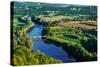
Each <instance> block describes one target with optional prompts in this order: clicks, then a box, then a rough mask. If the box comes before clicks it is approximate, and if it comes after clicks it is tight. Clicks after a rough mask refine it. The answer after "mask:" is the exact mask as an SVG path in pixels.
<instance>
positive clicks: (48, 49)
mask: <svg viewBox="0 0 100 67" xmlns="http://www.w3.org/2000/svg"><path fill="white" fill-rule="evenodd" d="M42 30H43V25H39V24H35V26H34V27H33V28H32V29H31V30H30V31H29V32H28V35H29V36H31V37H33V40H34V42H33V44H34V46H33V51H35V50H40V51H41V52H43V53H44V54H46V55H49V56H51V57H53V58H55V59H58V60H62V61H63V62H75V59H74V58H72V57H71V56H70V55H69V54H68V53H67V52H65V51H64V50H63V49H62V48H61V47H58V46H56V45H54V44H48V43H45V42H44V41H43V40H42V37H41V36H42Z"/></svg>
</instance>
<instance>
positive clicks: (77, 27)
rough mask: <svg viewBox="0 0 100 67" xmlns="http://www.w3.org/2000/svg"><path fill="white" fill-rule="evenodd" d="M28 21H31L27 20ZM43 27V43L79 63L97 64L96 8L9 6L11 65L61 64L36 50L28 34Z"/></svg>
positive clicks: (16, 3)
mask: <svg viewBox="0 0 100 67" xmlns="http://www.w3.org/2000/svg"><path fill="white" fill-rule="evenodd" d="M30 18H31V19H30ZM35 24H40V25H43V30H42V36H43V37H42V39H43V40H44V42H46V43H53V44H55V45H56V46H60V47H61V48H62V49H64V50H65V51H66V52H68V53H69V54H70V55H71V56H72V57H74V58H75V59H76V62H79V61H96V60H97V6H89V5H72V4H49V3H39V2H11V64H12V65H17V66H19V65H30V64H53V63H63V61H62V60H59V59H55V58H53V57H51V56H49V55H46V54H45V53H42V52H41V51H39V50H36V51H34V52H33V51H32V47H35V46H34V44H33V42H34V40H33V39H32V37H30V36H29V35H27V32H29V31H30V30H31V28H33V27H34V26H35Z"/></svg>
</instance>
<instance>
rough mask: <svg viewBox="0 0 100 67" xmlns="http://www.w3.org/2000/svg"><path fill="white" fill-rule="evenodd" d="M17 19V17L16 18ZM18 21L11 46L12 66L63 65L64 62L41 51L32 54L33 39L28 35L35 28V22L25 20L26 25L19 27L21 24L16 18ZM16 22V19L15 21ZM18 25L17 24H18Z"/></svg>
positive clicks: (14, 27) (14, 26) (14, 28)
mask: <svg viewBox="0 0 100 67" xmlns="http://www.w3.org/2000/svg"><path fill="white" fill-rule="evenodd" d="M14 18H15V17H14ZM16 19H17V21H16V22H13V21H12V23H13V24H14V25H13V30H12V32H13V34H12V35H13V36H12V37H13V38H12V44H11V47H12V48H11V51H12V55H11V57H12V58H11V64H12V65H14V66H20V65H32V64H51V63H62V61H60V60H57V59H54V58H52V57H50V56H47V55H45V54H43V53H41V52H40V51H35V52H32V47H33V44H32V42H33V41H32V38H31V37H29V36H28V35H27V32H28V31H29V30H30V28H31V27H33V26H34V23H33V22H30V21H27V20H24V22H25V24H24V25H19V24H20V23H21V22H20V20H18V18H17V17H16ZM14 20H15V19H14ZM16 23H17V24H16ZM15 24H16V25H15Z"/></svg>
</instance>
